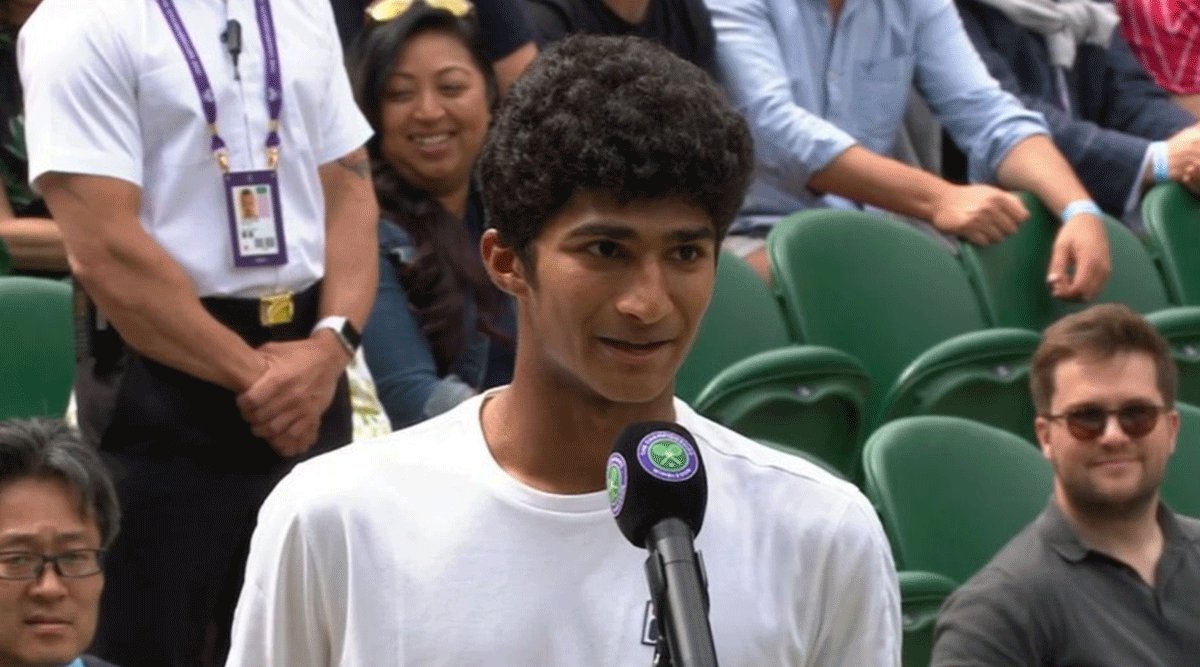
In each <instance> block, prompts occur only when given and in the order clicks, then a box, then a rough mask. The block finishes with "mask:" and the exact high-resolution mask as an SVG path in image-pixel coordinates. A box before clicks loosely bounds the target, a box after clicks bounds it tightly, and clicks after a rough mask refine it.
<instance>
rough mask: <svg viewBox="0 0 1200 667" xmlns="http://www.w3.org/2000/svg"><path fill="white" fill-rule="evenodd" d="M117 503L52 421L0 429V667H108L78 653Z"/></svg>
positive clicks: (86, 639) (91, 458) (96, 466)
mask: <svg viewBox="0 0 1200 667" xmlns="http://www.w3.org/2000/svg"><path fill="white" fill-rule="evenodd" d="M118 522H119V512H118V507H117V496H116V492H115V491H114V490H113V485H112V482H111V481H110V480H109V478H108V474H107V472H106V471H105V468H104V466H103V464H102V463H101V462H100V459H99V457H98V456H96V453H95V452H94V451H93V450H92V449H90V448H88V447H86V446H84V445H82V444H80V442H79V439H78V438H77V437H76V435H75V434H74V432H73V431H71V430H70V429H69V428H67V427H66V426H65V425H63V424H62V423H60V422H50V421H12V422H0V665H3V666H4V667H59V666H60V665H65V666H66V667H112V665H111V664H110V663H107V662H104V661H102V660H98V659H96V658H93V657H91V656H81V655H80V654H81V653H82V652H83V650H84V649H85V648H87V646H88V644H90V643H91V641H92V635H93V634H95V631H96V617H97V610H98V608H99V604H100V591H101V589H102V588H103V587H104V575H103V573H102V572H101V565H102V562H101V558H102V556H103V554H104V548H105V547H107V546H108V545H109V544H111V543H112V540H113V537H114V536H115V535H116V532H117V525H118Z"/></svg>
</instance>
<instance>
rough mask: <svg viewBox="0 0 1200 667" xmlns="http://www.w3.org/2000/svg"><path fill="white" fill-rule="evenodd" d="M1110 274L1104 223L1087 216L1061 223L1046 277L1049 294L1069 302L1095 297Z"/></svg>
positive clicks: (1072, 218)
mask: <svg viewBox="0 0 1200 667" xmlns="http://www.w3.org/2000/svg"><path fill="white" fill-rule="evenodd" d="M1111 271H1112V259H1111V258H1110V257H1109V253H1108V233H1107V232H1106V231H1105V230H1104V220H1102V219H1101V218H1099V217H1097V216H1095V215H1092V214H1091V213H1080V214H1077V215H1074V216H1072V217H1071V219H1070V220H1068V221H1066V222H1064V223H1063V225H1062V228H1061V229H1059V230H1058V237H1057V238H1055V239H1054V248H1053V249H1052V250H1051V252H1050V268H1049V271H1048V273H1047V275H1046V283H1047V284H1048V285H1049V287H1050V294H1051V295H1052V296H1054V297H1055V298H1057V299H1063V300H1069V301H1086V300H1089V299H1092V298H1095V296H1096V295H1097V294H1099V293H1100V290H1102V289H1104V283H1105V282H1107V281H1108V274H1109V273H1110V272H1111Z"/></svg>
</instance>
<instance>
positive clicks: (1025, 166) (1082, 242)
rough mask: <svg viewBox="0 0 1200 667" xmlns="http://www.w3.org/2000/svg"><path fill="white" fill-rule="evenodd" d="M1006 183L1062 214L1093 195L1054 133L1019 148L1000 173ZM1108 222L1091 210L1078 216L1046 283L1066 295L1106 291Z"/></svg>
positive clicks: (1061, 237)
mask: <svg viewBox="0 0 1200 667" xmlns="http://www.w3.org/2000/svg"><path fill="white" fill-rule="evenodd" d="M996 175H997V177H998V178H999V179H1000V183H1001V184H1003V185H1004V186H1005V187H1008V188H1012V189H1014V190H1028V191H1030V192H1032V193H1034V194H1035V195H1037V197H1038V199H1041V200H1042V202H1044V203H1045V204H1046V207H1047V208H1049V209H1050V211H1051V212H1053V213H1054V214H1055V215H1056V216H1057V215H1059V214H1060V213H1061V212H1062V210H1063V208H1064V207H1066V205H1067V204H1069V203H1071V202H1073V201H1077V200H1080V199H1091V195H1089V194H1088V191H1087V189H1086V188H1084V187H1083V184H1082V183H1080V182H1079V179H1078V178H1077V177H1076V176H1075V172H1074V171H1073V170H1072V169H1071V165H1070V164H1068V163H1067V160H1066V158H1064V157H1063V155H1062V153H1060V152H1059V150H1058V149H1057V148H1056V147H1055V146H1054V143H1053V142H1052V141H1051V140H1050V138H1049V137H1046V136H1044V135H1032V136H1030V137H1027V138H1025V139H1024V140H1023V141H1021V142H1020V143H1018V144H1017V145H1016V146H1013V149H1012V150H1011V151H1009V153H1008V155H1007V156H1005V158H1004V160H1003V161H1002V162H1001V163H1000V166H999V168H998V169H997V171H996ZM1111 261H1112V260H1111V259H1110V257H1109V251H1108V234H1107V232H1106V231H1105V229H1104V221H1103V220H1101V219H1100V218H1099V217H1097V216H1094V215H1091V214H1080V215H1076V216H1074V217H1073V218H1071V220H1070V221H1069V222H1068V223H1067V224H1064V225H1063V227H1062V228H1061V229H1060V230H1059V233H1058V237H1057V238H1056V239H1055V241H1054V249H1053V252H1052V254H1051V257H1050V266H1049V268H1048V270H1047V276H1046V281H1047V282H1048V283H1049V285H1050V292H1051V294H1053V295H1054V296H1055V297H1058V298H1060V299H1091V298H1092V297H1094V296H1096V295H1097V294H1099V293H1100V290H1101V289H1103V288H1104V283H1105V282H1107V281H1108V274H1109V272H1110V270H1111V268H1112V267H1111Z"/></svg>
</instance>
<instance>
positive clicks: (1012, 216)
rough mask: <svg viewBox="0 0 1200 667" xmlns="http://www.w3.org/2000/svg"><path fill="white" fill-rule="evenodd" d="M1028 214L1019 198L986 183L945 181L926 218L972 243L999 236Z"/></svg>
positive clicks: (994, 238) (1006, 233) (1011, 229)
mask: <svg viewBox="0 0 1200 667" xmlns="http://www.w3.org/2000/svg"><path fill="white" fill-rule="evenodd" d="M1028 218H1029V211H1027V210H1026V209H1025V205H1024V204H1023V203H1021V199H1020V198H1019V197H1017V196H1016V195H1014V194H1012V193H1011V192H1005V191H1004V190H1001V189H999V188H995V187H992V186H990V185H948V186H947V188H946V190H945V191H944V193H943V195H942V197H941V199H940V200H939V202H938V204H937V208H936V210H935V212H934V214H933V219H932V220H930V222H931V223H933V226H934V227H936V228H938V229H939V230H941V231H943V232H946V233H947V234H954V235H956V236H961V237H963V238H965V239H966V240H967V241H970V242H971V243H973V244H975V245H988V244H989V243H996V242H997V241H1000V240H1003V239H1004V237H1006V236H1008V235H1009V234H1012V233H1013V232H1015V231H1017V228H1019V227H1020V226H1021V223H1023V222H1025V220H1026V219H1028Z"/></svg>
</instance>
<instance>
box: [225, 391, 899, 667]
mask: <svg viewBox="0 0 1200 667" xmlns="http://www.w3.org/2000/svg"><path fill="white" fill-rule="evenodd" d="M483 400H484V398H483V397H476V398H473V399H471V400H470V401H467V402H465V403H463V404H462V405H460V406H459V407H457V408H455V409H454V410H452V411H450V412H448V413H445V414H443V415H441V416H439V417H436V418H434V419H431V420H429V421H426V422H422V423H421V424H418V425H416V426H413V427H411V428H409V429H406V430H403V431H399V432H397V433H394V434H391V435H389V436H386V437H384V438H381V439H378V440H373V441H368V442H365V443H356V444H353V445H350V446H348V447H344V448H342V449H340V450H338V451H336V452H333V453H330V454H326V455H323V456H320V457H318V458H316V459H314V460H312V461H310V462H307V463H303V464H301V465H300V466H298V467H297V468H296V469H295V471H294V472H292V473H291V474H290V475H289V476H288V477H287V478H285V479H284V480H283V481H282V482H281V483H280V484H279V486H278V487H276V489H275V490H274V492H273V493H272V494H271V496H270V498H269V499H268V500H267V502H266V503H265V504H264V505H263V508H262V510H261V512H260V515H259V519H258V528H257V530H256V532H255V534H254V539H253V543H252V545H251V551H250V558H249V561H248V563H247V566H246V582H245V587H244V588H243V590H242V594H241V599H240V601H239V603H238V607H237V612H236V614H235V617H234V629H233V650H232V653H231V654H230V657H229V662H228V663H227V667H263V666H264V665H287V666H288V667H329V666H335V665H336V666H337V667H360V666H361V667H375V666H377V665H389V666H396V665H420V666H421V667H432V666H437V665H446V666H450V665H512V666H521V667H526V666H529V665H554V666H555V667H572V666H575V665H596V666H597V667H614V666H623V665H630V666H633V667H644V666H645V665H649V664H650V662H651V657H652V655H653V651H654V649H653V647H652V646H651V645H649V644H647V643H644V642H643V632H644V630H645V621H646V611H647V603H648V601H649V592H648V587H647V584H646V579H645V575H644V570H643V562H644V561H645V559H646V555H647V552H646V551H644V550H642V549H638V548H635V547H633V546H632V545H630V544H629V542H628V541H626V539H625V538H624V537H623V536H622V535H621V533H620V532H619V531H618V529H617V527H616V523H615V521H614V520H613V518H612V516H611V515H610V513H609V509H608V498H607V494H606V493H605V492H603V491H600V492H597V493H588V494H582V495H555V494H549V493H545V492H541V491H537V490H534V489H532V488H529V487H527V486H525V485H523V484H521V483H520V482H518V481H517V480H515V479H513V478H512V477H511V476H509V475H508V474H507V473H505V472H504V470H503V469H501V468H500V467H499V465H498V464H497V463H496V462H495V460H494V459H493V458H492V456H491V453H490V451H489V450H488V448H487V444H486V443H485V441H484V439H483V433H482V429H481V427H480V422H479V411H480V406H481V405H482V403H483ZM675 409H676V414H677V418H678V421H679V423H681V424H683V425H684V426H685V427H686V428H688V429H689V430H690V431H691V432H692V434H693V435H694V436H695V437H696V440H697V442H698V444H699V446H700V451H701V453H702V454H701V455H702V457H703V459H704V462H705V468H706V471H707V475H708V488H709V499H708V508H707V513H706V516H705V519H704V526H703V528H702V529H701V531H700V535H699V537H698V539H697V548H698V549H699V550H700V551H701V552H702V553H703V556H704V560H705V564H706V568H707V572H708V580H709V593H710V596H711V601H712V605H711V606H712V610H711V613H710V620H711V625H712V629H713V635H714V641H715V645H716V650H717V655H718V658H719V659H720V661H721V664H722V665H724V666H725V667H739V666H741V667H764V666H766V665H772V666H774V665H788V666H791V667H794V666H801V665H814V666H816V665H823V666H831V665H833V666H836V665H845V666H846V667H872V666H876V665H887V666H892V665H897V664H899V660H900V636H901V626H900V604H899V594H898V591H897V584H896V576H895V571H894V565H893V563H892V558H891V552H890V550H889V547H888V543H887V540H886V538H885V537H884V534H883V529H882V527H881V526H880V524H879V521H878V520H877V518H876V516H875V512H874V511H873V510H872V508H871V506H870V504H869V503H868V502H867V500H866V499H865V498H864V497H863V496H862V494H860V493H859V492H858V491H857V490H856V489H855V488H854V487H853V486H852V485H850V484H849V483H846V482H843V481H840V480H837V479H835V478H834V477H832V476H831V475H829V474H828V473H826V472H824V471H822V470H820V469H818V468H817V467H816V466H814V465H812V464H811V463H808V462H807V461H804V460H801V459H799V458H796V457H792V456H788V455H786V454H782V453H779V452H775V451H771V450H768V449H766V448H764V447H762V446H760V445H757V444H756V443H754V442H751V441H749V440H747V439H745V438H743V437H741V436H739V435H737V434H735V433H733V432H732V431H729V430H728V429H725V428H723V427H721V426H718V425H717V424H714V423H713V422H711V421H708V420H707V419H705V418H703V417H700V416H698V415H696V414H695V413H694V412H692V411H691V410H690V409H689V408H688V407H687V406H686V405H685V404H684V403H683V402H681V401H678V400H677V401H676V403H675Z"/></svg>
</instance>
